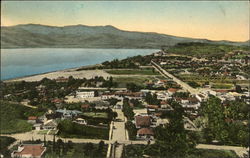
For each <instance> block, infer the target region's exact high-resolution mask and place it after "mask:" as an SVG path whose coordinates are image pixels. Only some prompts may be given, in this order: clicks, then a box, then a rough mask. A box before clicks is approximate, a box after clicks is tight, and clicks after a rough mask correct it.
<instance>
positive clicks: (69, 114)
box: [56, 109, 82, 119]
mask: <svg viewBox="0 0 250 158" xmlns="http://www.w3.org/2000/svg"><path fill="white" fill-rule="evenodd" d="M56 113H57V114H58V115H60V116H61V119H71V118H73V117H76V116H78V115H79V114H80V113H82V112H81V111H78V110H66V109H59V110H56Z"/></svg>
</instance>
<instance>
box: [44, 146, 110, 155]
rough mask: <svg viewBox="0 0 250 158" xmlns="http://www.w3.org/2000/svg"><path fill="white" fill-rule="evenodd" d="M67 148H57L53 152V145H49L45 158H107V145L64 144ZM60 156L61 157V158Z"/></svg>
mask: <svg viewBox="0 0 250 158" xmlns="http://www.w3.org/2000/svg"><path fill="white" fill-rule="evenodd" d="M64 147H65V148H62V147H61V148H59V149H58V148H57V150H56V151H55V152H53V145H52V143H48V145H47V151H46V153H45V155H44V157H45V158H58V157H63V158H80V157H83V158H85V157H86V158H91V157H93V158H94V157H96V158H105V157H106V153H107V147H108V146H107V145H105V144H104V145H102V146H100V145H99V144H87V143H64ZM59 155H60V156H59Z"/></svg>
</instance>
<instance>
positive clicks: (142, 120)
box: [135, 115, 151, 128]
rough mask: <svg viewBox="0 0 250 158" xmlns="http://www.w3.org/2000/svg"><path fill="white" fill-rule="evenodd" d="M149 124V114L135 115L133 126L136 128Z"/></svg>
mask: <svg viewBox="0 0 250 158" xmlns="http://www.w3.org/2000/svg"><path fill="white" fill-rule="evenodd" d="M150 125H151V118H150V116H140V115H137V116H135V126H136V128H142V127H149V126H150Z"/></svg>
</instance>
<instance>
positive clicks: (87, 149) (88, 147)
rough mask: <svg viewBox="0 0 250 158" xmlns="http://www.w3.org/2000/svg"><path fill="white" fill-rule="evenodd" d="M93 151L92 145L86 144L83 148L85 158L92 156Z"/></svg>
mask: <svg viewBox="0 0 250 158" xmlns="http://www.w3.org/2000/svg"><path fill="white" fill-rule="evenodd" d="M93 149H94V145H93V143H87V144H86V145H85V146H84V154H85V155H86V156H90V157H91V155H92V154H93Z"/></svg>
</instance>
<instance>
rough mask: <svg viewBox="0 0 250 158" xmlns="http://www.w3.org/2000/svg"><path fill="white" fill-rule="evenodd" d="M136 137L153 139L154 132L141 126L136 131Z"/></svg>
mask: <svg viewBox="0 0 250 158" xmlns="http://www.w3.org/2000/svg"><path fill="white" fill-rule="evenodd" d="M136 138H137V139H154V132H153V130H152V129H151V128H141V129H139V130H138V131H137V135H136Z"/></svg>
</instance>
